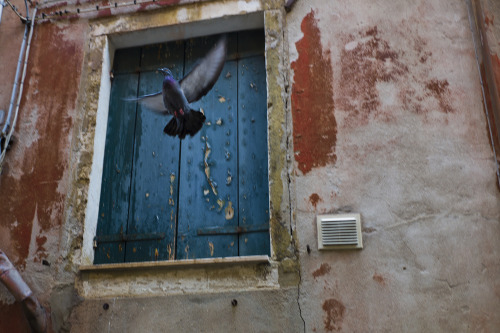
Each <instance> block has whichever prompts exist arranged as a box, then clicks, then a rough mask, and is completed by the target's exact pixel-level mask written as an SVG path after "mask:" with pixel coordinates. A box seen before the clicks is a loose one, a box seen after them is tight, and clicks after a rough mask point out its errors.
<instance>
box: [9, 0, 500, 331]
mask: <svg viewBox="0 0 500 333" xmlns="http://www.w3.org/2000/svg"><path fill="white" fill-rule="evenodd" d="M174 2H175V1H163V2H161V4H159V5H155V6H159V7H161V6H164V7H168V6H170V5H172V6H174V7H172V8H173V9H168V8H167V9H162V10H159V11H158V12H157V13H156V14H153V15H152V14H151V13H150V12H148V9H151V8H146V7H147V6H146V7H145V8H143V11H144V12H143V13H139V14H137V15H133V16H132V18H131V19H129V20H128V21H126V20H122V19H116V18H114V17H113V16H112V15H114V14H117V13H121V11H122V9H117V10H115V9H113V10H105V11H101V12H97V14H96V15H94V16H91V17H92V20H90V21H87V20H85V19H72V20H65V19H60V20H58V21H57V22H53V23H43V24H40V25H37V26H36V28H35V34H34V36H33V41H32V44H33V45H32V49H31V55H30V61H29V64H28V76H27V78H26V82H27V84H26V87H25V96H24V98H23V100H22V105H21V113H20V118H19V121H18V126H17V129H16V137H17V138H18V139H17V142H16V143H15V145H14V146H13V149H12V150H11V151H10V152H9V154H8V155H7V159H6V164H5V169H4V173H3V174H2V175H1V176H0V248H1V249H2V250H3V251H5V252H6V253H7V255H8V256H9V257H10V258H11V260H12V261H13V262H14V264H15V265H16V266H17V267H18V268H19V270H20V271H21V274H22V275H23V277H24V278H25V279H26V282H27V283H28V284H29V285H30V286H31V287H32V289H33V291H34V292H35V293H36V294H37V295H38V296H39V298H40V301H41V302H42V304H43V305H44V306H46V307H47V308H48V309H49V310H50V311H51V313H52V322H53V326H54V327H55V329H56V330H57V331H69V330H71V331H74V332H101V331H116V332H127V331H128V332H138V331H152V332H156V331H157V332H163V331H169V330H175V331H220V332H223V331H232V332H234V331H241V332H248V331H258V332H265V331H268V332H279V331H286V332H301V331H303V330H304V321H305V330H306V331H307V332H332V331H343V332H353V331H359V332H366V331H376V332H380V331H383V332H385V331H394V332H400V331H410V332H412V331H415V332H421V331H432V332H467V331H490V332H493V331H495V330H496V328H498V327H500V315H499V314H498V311H496V309H498V308H500V280H499V277H500V265H499V259H498V258H499V257H500V256H499V254H500V253H499V252H500V243H499V242H498V239H499V236H500V225H499V215H500V207H499V204H498V202H499V199H500V194H499V189H498V187H497V185H496V183H497V180H496V175H495V164H494V156H493V153H492V146H491V144H490V141H489V140H490V139H489V134H488V131H487V125H486V117H485V113H484V110H483V106H482V105H483V104H482V103H483V101H482V95H481V87H480V85H479V73H478V70H477V64H476V62H475V58H474V45H473V41H472V35H471V33H470V25H469V21H468V13H467V6H466V3H465V1H455V0H439V1H431V0H417V1H413V2H401V1H395V0H381V1H377V2H373V1H367V0H354V1H349V2H345V1H320V0H311V1H303V0H298V1H297V2H296V3H295V4H294V6H293V9H292V11H291V12H290V13H289V14H287V15H286V16H284V11H283V9H282V7H281V6H282V3H283V2H284V1H278V0H276V1H262V2H259V1H239V2H235V1H226V2H224V1H204V4H203V6H202V5H201V4H192V3H193V2H196V1H191V0H189V1H181V3H182V4H186V5H182V6H184V7H179V8H177V7H175V4H174ZM482 3H483V5H484V8H485V13H486V16H485V17H486V26H487V29H488V36H489V38H491V41H494V42H491V43H490V44H491V45H493V46H492V50H493V51H492V52H493V53H492V54H491V56H492V59H493V60H494V59H495V54H498V47H499V45H500V44H498V40H500V32H499V31H498V24H497V22H496V19H495V18H496V17H500V11H499V10H500V9H499V8H498V5H496V3H495V1H491V0H484V1H482ZM15 4H16V5H17V7H18V8H23V3H22V2H21V1H15ZM78 4H79V3H77V2H68V3H67V4H64V5H60V6H59V7H57V8H56V7H54V8H53V10H55V9H59V8H63V6H66V5H68V6H77V5H78ZM103 5H104V3H103ZM227 5H230V6H231V8H232V10H238V8H240V9H241V10H248V9H249V8H254V9H253V10H255V8H257V9H258V10H268V11H267V12H266V15H265V17H264V19H265V20H266V27H267V28H268V29H267V31H266V34H267V49H266V57H267V69H268V71H276V70H278V72H279V74H278V75H273V76H271V77H268V86H270V87H271V88H270V89H271V90H270V98H269V100H268V108H269V110H270V119H269V120H270V128H271V129H272V134H271V135H270V145H271V146H272V147H275V149H276V150H279V153H276V154H274V155H271V156H270V179H271V182H272V183H273V185H272V186H273V187H272V189H271V193H270V195H271V205H272V206H273V215H272V217H271V224H272V239H273V253H274V259H275V260H276V261H275V262H274V263H273V266H272V268H271V269H269V270H268V269H265V270H264V273H262V272H261V271H260V270H259V269H260V268H259V269H256V272H257V275H255V276H258V274H264V275H266V278H265V279H262V280H260V279H258V278H256V279H255V281H257V282H255V286H256V287H255V286H254V285H253V284H252V283H254V280H252V279H254V278H253V275H252V274H255V272H253V269H252V268H245V269H241V270H237V271H235V272H232V275H235V276H238V274H240V273H243V274H244V275H241V276H239V277H238V279H240V280H242V281H245V280H248V279H250V280H252V281H251V282H245V283H246V284H245V285H243V284H242V288H241V290H238V283H240V282H239V280H238V279H233V280H231V281H230V282H231V283H233V284H232V285H231V288H230V289H229V290H225V291H224V292H220V289H221V288H222V286H223V284H220V285H218V288H219V289H217V290H215V292H214V289H213V288H212V289H210V288H209V287H206V288H205V287H200V288H198V289H196V288H194V289H196V291H195V292H187V293H186V294H182V293H180V292H178V293H172V292H170V291H169V288H172V286H171V285H169V286H167V288H165V286H164V285H162V284H161V283H158V284H157V285H156V286H155V287H156V288H157V289H162V290H164V293H165V294H166V296H162V297H145V296H137V295H144V293H142V292H141V288H143V289H145V290H146V289H147V290H152V291H153V292H155V290H156V289H154V288H153V289H148V288H150V287H151V285H147V284H143V282H144V280H143V279H142V278H137V279H135V281H134V282H133V285H132V284H129V286H130V285H132V286H133V287H134V288H135V289H134V290H133V292H132V291H131V290H132V289H130V290H123V295H121V296H120V295H118V294H119V293H118V294H117V293H116V290H113V289H112V288H111V289H106V291H110V290H111V291H110V293H107V294H106V293H103V292H102V290H92V292H90V293H87V294H86V295H88V296H89V295H90V296H89V297H88V298H87V299H86V300H84V299H82V298H81V297H80V296H78V295H76V294H75V292H76V291H75V287H78V286H79V284H80V283H82V282H81V279H82V276H83V275H85V274H87V273H84V274H82V273H79V272H78V265H79V264H80V263H81V258H82V253H81V247H82V237H83V236H82V234H83V229H84V221H85V218H86V216H85V214H86V212H87V210H86V208H87V204H88V202H87V193H88V190H89V182H90V174H91V168H92V161H93V156H94V147H95V142H94V135H95V131H96V119H97V109H98V105H97V104H98V102H99V94H100V92H101V91H100V89H101V86H100V84H101V75H102V74H103V73H102V72H101V68H102V67H101V66H102V59H103V54H102V50H103V49H104V44H105V38H104V35H105V34H106V33H109V31H111V30H112V31H111V32H112V33H121V32H123V31H129V30H131V29H137V30H140V29H141V28H148V27H150V28H155V27H157V26H158V25H161V24H162V22H163V24H165V20H168V22H170V21H172V22H176V20H179V19H180V20H184V21H183V22H188V21H190V20H193V19H195V16H196V15H198V16H197V17H198V18H203V17H210V16H211V15H212V16H217V15H220V11H221V10H223V9H224V8H227V7H224V6H227ZM72 8H73V7H72ZM186 8H190V9H189V10H188V9H186ZM206 8H212V10H213V12H212V11H211V12H207V11H206ZM73 9H74V8H73ZM123 12H126V10H123ZM89 17H90V16H89ZM281 28H284V29H285V31H284V34H277V33H276V31H280V29H281ZM106 29H108V30H106ZM109 29H111V30H109ZM23 30H24V27H23V26H22V25H21V24H20V23H19V20H18V18H17V17H15V16H14V14H13V13H12V12H11V11H10V9H8V8H5V9H4V15H3V17H2V22H1V23H0V78H1V80H0V108H2V109H7V107H8V101H9V99H10V92H11V82H12V81H13V78H14V72H15V64H16V61H17V55H18V52H19V45H20V41H21V38H22V34H23ZM5 45H8V47H4V46H5ZM288 52H290V60H288ZM288 66H290V67H288ZM104 74H106V73H104ZM497 77H498V75H497ZM289 80H290V81H291V83H290V85H289V84H288V81H289ZM499 86H500V85H499ZM287 92H289V94H290V96H288V95H287ZM292 128H293V131H292ZM289 182H290V183H289ZM337 211H343V212H345V211H352V212H359V213H361V216H362V223H363V237H364V246H365V247H364V249H363V250H361V251H345V252H332V251H330V252H318V251H317V242H316V236H317V235H316V225H315V217H316V215H317V214H320V213H330V212H337ZM290 230H291V231H292V234H293V237H294V238H291V237H290ZM307 248H309V249H310V251H307ZM296 249H298V251H299V254H300V260H297V257H296V253H295V250H296ZM299 265H300V266H299ZM299 268H300V277H299V276H298V275H297V274H296V272H297V269H299ZM225 269H226V270H227V269H229V268H227V267H226V268H225ZM246 271H252V272H253V273H252V274H245V272H246ZM203 272H205V271H203ZM207 272H208V271H207ZM207 272H205V273H203V274H205V275H206V276H209V277H212V276H214V277H215V278H214V280H213V281H216V282H217V281H218V282H220V281H224V279H228V278H230V277H228V276H229V275H231V274H227V275H228V276H226V274H225V273H224V270H217V269H213V270H211V271H209V272H208V273H207ZM89 274H90V273H89ZM114 274H115V275H114V277H116V276H118V279H120V281H125V280H127V279H128V280H131V279H133V277H130V276H128V275H127V273H126V271H125V272H121V273H120V272H118V273H114ZM120 274H121V275H120ZM134 274H135V275H133V276H136V275H137V274H139V273H138V272H135V273H134ZM182 274H184V275H186V276H187V277H188V278H189V279H190V283H192V284H193V285H196V282H195V278H196V270H192V271H191V272H189V269H187V270H185V271H182V272H181V273H178V274H177V275H182ZM218 274H219V275H218ZM220 274H223V276H220ZM103 275H106V273H103ZM151 275H152V276H153V277H154V276H156V277H158V276H162V275H161V274H159V275H158V274H157V275H154V274H151ZM163 275H164V276H168V277H169V279H173V280H172V281H176V280H175V279H176V278H177V277H176V276H175V275H176V273H173V272H168V273H165V274H163ZM99 276H102V275H99V274H97V275H95V277H96V279H94V280H99V281H98V282H99V283H101V284H100V285H97V284H96V285H97V286H98V287H99V288H105V286H104V287H103V285H105V284H106V283H107V280H106V278H104V279H100V278H99ZM172 276H173V277H172ZM249 276H251V277H249ZM200 279H201V277H200ZM128 280H127V281H126V283H130V282H128ZM75 282H76V286H75ZM262 282H265V284H262ZM174 283H175V282H174ZM203 283H204V284H210V278H207V279H205V280H204V281H203ZM200 284H201V283H200ZM141 286H142V287H141ZM248 286H251V287H248ZM198 287H199V286H198ZM124 288H126V287H124ZM203 288H205V290H204V291H200V290H201V289H203ZM259 288H260V289H259ZM103 290H104V289H103ZM147 290H146V291H147ZM145 294H146V295H148V296H150V294H148V293H147V292H146V293H145ZM99 295H103V296H102V297H100V296H99ZM233 300H237V305H236V306H235V305H233V304H231V302H232V301H233ZM303 320H304V321H303ZM0 323H1V325H0V332H4V331H5V332H28V331H29V329H28V326H27V322H26V321H25V319H24V315H23V314H22V311H21V307H20V306H19V304H17V303H14V300H13V298H12V297H11V296H10V295H9V294H8V292H7V291H6V290H5V288H3V286H0Z"/></svg>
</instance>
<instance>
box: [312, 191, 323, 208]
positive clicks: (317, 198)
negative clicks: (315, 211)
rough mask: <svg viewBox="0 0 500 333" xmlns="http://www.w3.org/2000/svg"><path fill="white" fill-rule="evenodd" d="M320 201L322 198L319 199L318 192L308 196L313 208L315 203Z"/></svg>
mask: <svg viewBox="0 0 500 333" xmlns="http://www.w3.org/2000/svg"><path fill="white" fill-rule="evenodd" d="M320 201H323V199H321V197H320V196H319V195H318V193H313V194H311V195H310V196H309V202H310V203H311V205H313V206H314V208H316V205H317V204H318V202H320Z"/></svg>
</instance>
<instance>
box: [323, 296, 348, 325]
mask: <svg viewBox="0 0 500 333" xmlns="http://www.w3.org/2000/svg"><path fill="white" fill-rule="evenodd" d="M345 310H346V309H345V306H344V304H342V302H340V301H338V300H336V299H334V298H330V299H327V300H326V301H324V302H323V311H324V312H325V319H324V323H325V330H326V331H328V332H332V331H337V332H339V331H340V330H342V321H343V320H344V315H345Z"/></svg>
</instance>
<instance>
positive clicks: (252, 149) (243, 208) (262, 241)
mask: <svg viewBox="0 0 500 333" xmlns="http://www.w3.org/2000/svg"><path fill="white" fill-rule="evenodd" d="M266 96H267V92H266V75H265V58H264V56H263V55H261V56H256V57H250V58H244V59H240V61H239V62H238V110H239V111H238V112H239V118H238V128H239V136H238V146H239V164H240V168H239V170H240V173H239V200H240V215H239V225H240V227H243V228H245V227H248V226H252V225H255V224H261V223H262V222H263V221H265V222H266V223H268V222H269V184H268V163H267V161H268V157H267V108H266ZM239 243H240V255H256V254H269V252H270V240H269V232H267V231H265V232H259V233H249V234H240V235H239Z"/></svg>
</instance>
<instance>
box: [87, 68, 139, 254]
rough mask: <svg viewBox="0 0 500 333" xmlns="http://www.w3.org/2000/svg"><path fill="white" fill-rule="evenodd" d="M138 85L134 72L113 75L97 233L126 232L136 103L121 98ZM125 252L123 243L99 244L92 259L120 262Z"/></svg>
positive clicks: (133, 95)
mask: <svg viewBox="0 0 500 333" xmlns="http://www.w3.org/2000/svg"><path fill="white" fill-rule="evenodd" d="M137 84H138V75H137V74H124V75H116V76H115V78H114V81H113V86H112V89H111V100H110V107H109V115H108V127H107V132H106V147H105V152H104V165H103V175H102V187H101V198H100V204H99V218H98V223H97V235H108V234H117V233H120V232H123V233H125V232H126V228H127V217H128V204H129V194H130V180H131V172H132V153H133V140H134V123H135V116H136V105H135V103H129V102H125V101H123V99H122V98H124V97H135V96H137ZM124 254H125V247H124V243H100V244H98V247H97V249H96V252H95V259H94V262H95V263H96V264H100V263H109V262H120V261H123V259H124Z"/></svg>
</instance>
